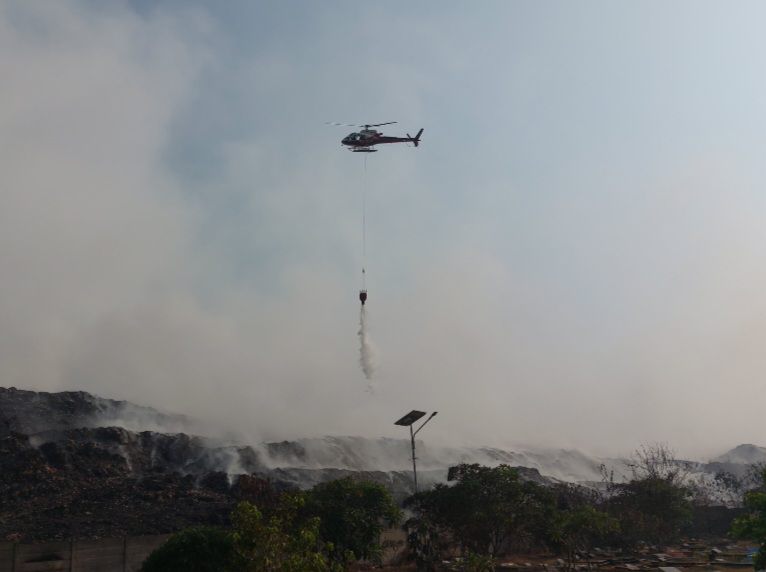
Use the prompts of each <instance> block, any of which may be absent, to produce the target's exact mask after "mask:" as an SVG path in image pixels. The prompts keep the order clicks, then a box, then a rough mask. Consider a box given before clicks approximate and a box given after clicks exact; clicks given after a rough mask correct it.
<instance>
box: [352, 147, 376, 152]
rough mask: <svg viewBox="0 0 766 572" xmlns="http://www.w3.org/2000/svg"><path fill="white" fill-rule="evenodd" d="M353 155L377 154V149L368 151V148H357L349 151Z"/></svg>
mask: <svg viewBox="0 0 766 572" xmlns="http://www.w3.org/2000/svg"><path fill="white" fill-rule="evenodd" d="M351 151H353V152H354V153H377V152H378V150H377V149H370V148H369V147H358V148H356V149H351Z"/></svg>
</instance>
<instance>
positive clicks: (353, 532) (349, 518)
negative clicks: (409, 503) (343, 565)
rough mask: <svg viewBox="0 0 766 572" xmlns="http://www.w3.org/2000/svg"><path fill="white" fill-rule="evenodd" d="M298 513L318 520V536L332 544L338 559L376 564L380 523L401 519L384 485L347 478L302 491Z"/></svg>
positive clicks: (378, 553)
mask: <svg viewBox="0 0 766 572" xmlns="http://www.w3.org/2000/svg"><path fill="white" fill-rule="evenodd" d="M302 513H303V514H304V515H306V516H307V517H309V518H316V519H318V521H319V533H320V536H321V538H322V539H323V540H324V541H326V542H328V543H331V544H332V547H333V555H334V557H335V559H336V560H337V561H340V562H348V561H349V560H351V559H359V560H368V561H372V562H376V563H379V562H380V559H381V556H382V547H381V545H380V534H381V532H382V531H383V526H384V525H387V526H394V525H395V524H398V523H399V521H400V520H401V511H400V510H399V508H398V507H397V506H396V503H394V501H393V499H392V497H391V493H389V492H388V490H387V489H386V488H385V487H384V486H382V485H379V484H377V483H372V482H369V481H360V480H354V479H351V478H345V479H338V480H335V481H330V482H327V483H321V484H319V485H317V486H315V487H314V488H313V489H311V490H310V491H309V492H308V493H307V494H306V505H305V507H304V509H303V510H302Z"/></svg>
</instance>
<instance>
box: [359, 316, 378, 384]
mask: <svg viewBox="0 0 766 572" xmlns="http://www.w3.org/2000/svg"><path fill="white" fill-rule="evenodd" d="M358 333H359V365H361V366H362V371H363V372H364V377H366V378H367V379H372V376H373V374H374V373H375V365H376V364H375V346H374V344H373V343H372V341H371V340H370V337H369V336H368V334H367V310H366V309H365V307H364V306H362V307H361V309H360V311H359V332H358Z"/></svg>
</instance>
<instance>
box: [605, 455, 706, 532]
mask: <svg viewBox="0 0 766 572" xmlns="http://www.w3.org/2000/svg"><path fill="white" fill-rule="evenodd" d="M628 466H629V467H630V469H631V471H632V478H631V479H630V480H629V481H628V482H626V483H614V482H611V483H609V499H608V501H607V508H608V510H609V512H610V514H612V515H613V516H614V517H615V518H617V519H618V520H619V523H620V535H619V537H617V538H614V539H613V541H614V542H615V543H616V544H622V545H625V546H632V545H635V544H636V543H637V542H639V541H645V542H650V543H654V544H659V543H667V542H672V541H674V540H677V539H678V538H679V537H680V535H681V530H682V528H683V526H684V525H686V524H687V523H689V521H690V519H691V516H692V503H691V501H692V497H693V494H692V490H691V488H690V487H689V486H688V484H687V476H688V472H689V471H688V463H686V462H684V461H679V460H677V459H676V458H675V455H674V453H673V451H672V450H671V449H670V448H669V447H668V446H667V445H664V444H662V443H659V444H655V445H651V446H646V445H645V446H643V447H641V448H640V449H639V450H638V451H636V453H635V454H634V456H633V460H632V462H631V463H629V464H628Z"/></svg>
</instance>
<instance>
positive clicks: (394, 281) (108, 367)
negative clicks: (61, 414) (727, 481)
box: [0, 0, 766, 455]
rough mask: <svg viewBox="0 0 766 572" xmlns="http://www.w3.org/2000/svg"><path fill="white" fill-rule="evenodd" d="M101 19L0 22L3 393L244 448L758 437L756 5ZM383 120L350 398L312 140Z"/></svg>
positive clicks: (765, 9)
mask: <svg viewBox="0 0 766 572" xmlns="http://www.w3.org/2000/svg"><path fill="white" fill-rule="evenodd" d="M106 4H107V5H108V6H104V3H101V2H93V1H86V0H83V1H74V0H72V1H70V0H62V1H57V2H26V1H23V0H0V77H2V88H0V143H1V144H2V152H0V290H1V291H2V296H0V384H1V385H3V386H17V387H20V388H27V389H39V390H51V391H58V390H70V389H82V390H87V391H91V392H95V393H98V394H100V395H103V396H105V397H110V398H116V399H128V400H131V401H134V402H136V403H140V404H144V405H151V406H154V407H158V408H161V409H165V410H169V411H174V412H179V413H186V414H190V415H195V416H198V417H200V418H203V419H206V420H210V421H214V422H216V423H220V424H221V425H225V426H227V427H229V428H232V429H234V430H236V431H239V432H242V433H244V434H246V435H249V436H251V437H252V438H257V439H285V438H292V437H299V436H318V435H325V434H341V435H364V436H378V435H389V436H402V435H401V431H400V428H396V427H394V426H393V425H392V423H393V421H394V420H396V419H397V418H398V417H399V416H401V415H402V414H404V413H406V412H407V411H409V410H410V409H412V408H418V409H423V410H427V411H433V410H438V411H439V416H438V417H437V418H436V419H435V420H434V421H433V422H432V425H431V426H429V429H428V438H429V439H433V440H441V441H443V442H453V443H457V442H459V443H481V444H492V445H509V444H518V443H523V444H529V445H535V446H551V447H577V448H580V449H584V450H586V451H591V452H596V453H618V454H620V453H625V452H629V451H630V450H633V449H635V448H636V447H637V446H638V445H639V444H641V443H643V442H651V441H657V440H660V441H666V442H669V443H670V444H671V445H672V446H674V447H675V448H676V449H677V450H678V451H679V452H680V453H682V454H686V455H710V454H715V453H720V452H722V451H723V450H724V449H727V448H729V447H731V446H734V445H736V444H738V443H741V442H756V443H760V444H764V440H763V438H762V436H763V433H762V421H761V419H762V396H763V390H762V387H763V380H762V376H763V373H764V370H765V369H766V351H764V339H766V337H765V335H766V321H765V318H766V266H765V265H764V260H766V258H765V257H766V225H764V223H763V221H764V214H766V195H764V188H766V162H764V160H763V156H764V150H765V147H764V144H765V143H766V141H765V138H766V136H765V135H764V134H765V133H766V106H765V105H764V101H766V97H765V96H766V79H765V78H766V76H764V74H763V54H764V53H766V37H765V36H764V34H763V31H762V22H763V21H764V18H765V17H766V6H765V5H764V4H762V3H758V2H745V1H742V2H736V3H730V2H704V1H693V2H692V1H677V2H672V3H667V2H635V3H624V2H619V3H614V2H577V3H572V2H564V1H561V2H555V1H545V2H533V1H528V2H521V1H519V2H501V1H498V2H489V1H486V2H481V3H474V4H468V3H462V2H444V1H438V2H437V1H431V2H419V3H414V4H413V3H411V2H401V1H400V2H386V3H370V2H366V3H361V2H338V1H332V2H321V3H318V2H299V1H294V2H279V3H277V2H246V1H244V0H242V1H237V2H235V1H232V2H226V3H220V2H218V3H213V2H201V1H199V2H189V1H183V2H182V1H180V0H178V1H156V2H151V1H148V0H141V1H134V2H110V3H106ZM394 120H396V121H399V124H398V125H392V126H387V127H386V128H385V129H386V132H387V133H391V134H394V135H398V134H403V133H405V132H409V133H415V132H416V131H417V129H419V128H420V127H424V128H425V132H424V134H423V142H422V144H421V146H420V147H419V148H417V149H414V148H412V147H408V146H405V145H391V146H387V147H385V148H383V149H382V150H381V151H380V152H379V153H376V154H374V155H371V156H370V157H369V159H368V164H367V175H366V176H367V179H366V181H367V207H368V210H367V223H368V234H367V261H368V282H367V286H368V290H369V293H370V297H369V301H368V303H367V309H368V313H369V314H368V319H369V326H370V335H371V337H372V339H373V340H374V342H375V344H376V346H377V348H378V352H379V358H378V367H377V371H376V373H375V377H374V379H373V391H372V392H370V391H368V390H367V381H366V380H365V378H364V375H363V373H362V372H361V371H360V368H359V365H358V346H357V339H356V331H357V329H358V312H359V302H358V300H357V291H358V288H359V284H360V267H361V236H360V234H361V228H360V227H361V189H362V185H363V184H364V179H363V177H364V167H363V164H364V157H363V156H360V155H357V154H352V153H349V152H347V151H346V150H345V149H342V148H341V146H340V139H341V138H342V137H343V136H345V135H346V134H347V133H348V132H350V131H352V129H350V128H348V129H347V128H341V127H328V126H325V125H324V122H326V121H341V122H349V123H364V122H384V121H394ZM389 130H390V131H389ZM424 435H425V434H424Z"/></svg>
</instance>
